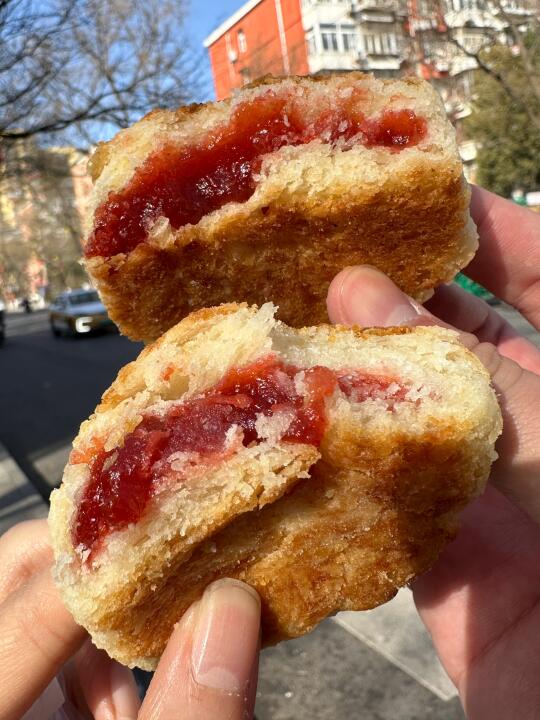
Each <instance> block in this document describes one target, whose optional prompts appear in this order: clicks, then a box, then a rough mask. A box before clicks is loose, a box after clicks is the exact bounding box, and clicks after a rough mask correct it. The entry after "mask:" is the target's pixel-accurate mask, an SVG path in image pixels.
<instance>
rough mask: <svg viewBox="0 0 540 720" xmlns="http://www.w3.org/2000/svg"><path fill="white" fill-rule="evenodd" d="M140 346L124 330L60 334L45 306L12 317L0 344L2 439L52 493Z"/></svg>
mask: <svg viewBox="0 0 540 720" xmlns="http://www.w3.org/2000/svg"><path fill="white" fill-rule="evenodd" d="M141 347H142V345H140V344H138V343H132V342H130V341H129V340H127V339H126V338H124V337H121V336H120V335H118V334H111V333H109V334H103V335H93V336H90V337H89V336H83V337H79V338H68V337H65V338H64V337H62V338H54V337H53V335H52V333H51V331H50V329H49V323H48V314H47V313H46V312H43V311H41V312H35V313H31V314H30V315H22V314H14V315H8V316H7V322H6V341H5V343H4V345H3V346H2V347H0V408H1V409H2V411H1V413H0V441H1V442H2V443H3V444H4V445H5V447H6V448H7V449H8V451H9V452H10V454H11V455H12V457H13V458H14V459H15V461H16V462H17V463H18V465H19V466H20V467H21V469H22V470H23V471H24V472H25V473H26V475H27V477H29V478H30V480H31V481H32V482H33V483H34V485H35V486H36V488H37V489H38V491H39V492H40V493H41V494H42V495H43V496H44V497H45V498H47V497H48V495H49V493H50V490H51V488H52V487H54V486H55V485H57V484H58V483H59V481H60V479H61V474H62V470H63V466H64V464H65V457H66V454H67V451H68V448H69V444H70V443H71V441H72V440H73V438H74V437H75V435H76V434H77V431H78V429H79V425H80V424H81V422H82V421H83V420H85V419H86V418H87V417H88V415H89V414H90V413H91V412H92V411H93V410H94V408H95V407H96V405H97V403H98V401H99V399H100V397H101V395H102V393H103V392H104V391H105V390H106V389H107V387H108V386H109V385H110V384H111V382H112V380H113V379H114V377H115V376H116V374H117V372H118V370H119V369H120V368H121V367H122V366H123V365H125V364H126V363H127V362H129V361H130V360H133V359H134V358H135V357H136V356H137V355H138V353H139V352H140V350H141Z"/></svg>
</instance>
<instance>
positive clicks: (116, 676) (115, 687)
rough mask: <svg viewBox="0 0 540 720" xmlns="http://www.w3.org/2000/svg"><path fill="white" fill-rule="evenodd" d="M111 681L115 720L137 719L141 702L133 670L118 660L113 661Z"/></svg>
mask: <svg viewBox="0 0 540 720" xmlns="http://www.w3.org/2000/svg"><path fill="white" fill-rule="evenodd" d="M110 683H111V700H112V705H113V708H114V718H115V720H136V718H137V714H138V712H139V708H140V705H141V703H140V700H139V693H138V690H137V684H136V682H135V678H134V677H133V673H132V672H131V670H130V669H129V668H127V667H124V666H123V665H120V664H119V663H117V662H115V663H113V664H112V666H111V670H110Z"/></svg>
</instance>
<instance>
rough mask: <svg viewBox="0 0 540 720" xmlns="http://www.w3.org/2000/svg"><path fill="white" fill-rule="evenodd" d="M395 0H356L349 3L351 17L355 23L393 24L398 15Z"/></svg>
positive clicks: (397, 5)
mask: <svg viewBox="0 0 540 720" xmlns="http://www.w3.org/2000/svg"><path fill="white" fill-rule="evenodd" d="M398 10H399V4H398V3H397V2H395V0H356V1H354V2H352V3H351V16H352V17H353V18H354V19H355V20H356V21H357V22H366V21H367V22H380V23H392V22H395V20H396V16H397V15H398V14H399V13H398Z"/></svg>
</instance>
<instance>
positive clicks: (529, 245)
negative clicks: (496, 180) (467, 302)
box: [466, 186, 540, 328]
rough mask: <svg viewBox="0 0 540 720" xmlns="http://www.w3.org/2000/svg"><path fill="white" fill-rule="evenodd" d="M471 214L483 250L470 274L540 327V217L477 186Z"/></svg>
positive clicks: (474, 260)
mask: <svg viewBox="0 0 540 720" xmlns="http://www.w3.org/2000/svg"><path fill="white" fill-rule="evenodd" d="M471 215H472V217H473V219H474V221H475V222H476V225H477V227H478V234H479V235H480V247H479V249H478V252H477V253H476V255H475V257H474V259H473V260H472V262H471V263H470V265H469V266H468V267H467V269H466V274H467V275H468V276H469V277H471V278H472V279H473V280H476V281H477V282H479V283H480V284H481V285H483V286H484V287H486V288H488V290H491V292H492V293H494V294H495V295H497V296H498V297H500V298H503V299H504V300H506V302H508V303H510V305H513V306H514V307H516V308H518V310H520V312H522V313H523V315H525V317H526V318H527V319H528V320H529V321H530V322H531V323H532V324H533V325H534V326H535V327H537V328H538V327H540V216H538V215H536V214H535V213H533V212H531V211H530V210H527V209H525V208H521V207H519V206H517V205H516V204H515V203H512V202H510V201H509V200H504V199H503V198H500V197H498V195H494V194H493V193H490V192H488V191H487V190H483V189H482V188H479V187H474V186H473V188H472V198H471Z"/></svg>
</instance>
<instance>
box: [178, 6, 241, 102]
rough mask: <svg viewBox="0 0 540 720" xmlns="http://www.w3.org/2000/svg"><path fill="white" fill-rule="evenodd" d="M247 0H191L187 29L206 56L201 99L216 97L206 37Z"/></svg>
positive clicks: (194, 45)
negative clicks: (205, 44)
mask: <svg viewBox="0 0 540 720" xmlns="http://www.w3.org/2000/svg"><path fill="white" fill-rule="evenodd" d="M245 2H246V0H191V10H190V13H189V16H188V18H187V23H186V31H187V34H188V36H189V37H190V38H191V41H192V43H193V47H194V49H195V50H196V51H201V53H202V56H203V57H204V64H203V73H204V88H205V90H204V91H203V92H204V93H205V94H206V97H202V98H201V100H203V101H204V100H209V99H212V100H213V99H214V86H213V84H212V75H211V73H210V63H209V62H208V52H207V51H206V49H205V48H203V47H202V42H203V40H204V38H205V37H207V36H208V35H210V33H211V32H212V30H215V29H216V28H217V27H218V25H221V23H222V22H223V21H224V20H226V19H227V18H228V17H229V15H232V13H233V12H236V10H238V9H239V8H240V7H242V5H244V3H245Z"/></svg>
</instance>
